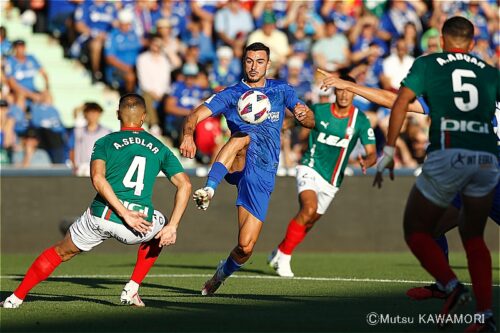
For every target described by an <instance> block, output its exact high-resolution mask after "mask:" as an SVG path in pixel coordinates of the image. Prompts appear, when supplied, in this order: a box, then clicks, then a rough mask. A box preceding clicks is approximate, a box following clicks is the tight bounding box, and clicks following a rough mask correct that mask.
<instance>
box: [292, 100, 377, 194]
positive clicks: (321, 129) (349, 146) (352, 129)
mask: <svg viewBox="0 0 500 333" xmlns="http://www.w3.org/2000/svg"><path fill="white" fill-rule="evenodd" d="M312 111H313V112H314V119H315V121H316V125H315V126H314V128H313V129H311V133H310V134H309V147H308V149H307V151H306V152H305V153H304V155H303V156H302V160H301V161H300V164H302V165H307V166H308V167H310V168H313V169H314V170H316V171H317V172H318V173H319V174H320V175H321V176H322V177H323V178H324V179H325V180H326V181H328V182H329V183H331V184H332V185H333V186H335V187H340V184H341V183H342V180H343V178H344V170H345V167H346V165H347V162H348V161H349V155H350V154H351V152H352V150H353V149H354V147H355V146H356V143H357V142H358V139H359V140H361V143H362V144H363V145H369V144H375V134H374V132H373V129H372V128H371V127H370V122H369V121H368V118H367V117H366V116H365V115H364V113H362V112H360V111H359V110H358V109H357V108H355V107H354V106H353V107H352V108H351V110H350V111H349V114H348V116H347V117H343V118H341V117H339V116H337V115H336V114H335V104H329V103H324V104H315V105H313V106H312Z"/></svg>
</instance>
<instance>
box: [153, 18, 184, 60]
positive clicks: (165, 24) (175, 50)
mask: <svg viewBox="0 0 500 333" xmlns="http://www.w3.org/2000/svg"><path fill="white" fill-rule="evenodd" d="M156 31H157V33H158V35H159V37H160V39H161V41H162V47H161V49H162V51H163V53H165V55H166V56H167V58H168V61H169V62H170V64H171V66H172V68H178V67H180V66H181V65H182V59H181V57H180V55H179V54H180V53H181V47H180V46H181V45H180V42H179V40H178V39H177V38H176V37H174V36H173V35H172V26H171V25H170V22H169V21H168V20H167V19H166V18H161V19H159V20H158V21H156Z"/></svg>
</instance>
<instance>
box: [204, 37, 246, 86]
mask: <svg viewBox="0 0 500 333" xmlns="http://www.w3.org/2000/svg"><path fill="white" fill-rule="evenodd" d="M240 76H241V64H240V62H239V61H238V60H237V59H235V58H234V57H233V50H232V49H231V48H230V47H229V46H221V47H219V48H218V49H217V59H216V60H215V63H214V65H213V67H212V71H211V73H210V82H211V88H212V89H214V90H216V91H219V90H222V89H223V88H225V87H227V86H230V85H232V84H234V83H236V82H237V81H238V80H239V79H240Z"/></svg>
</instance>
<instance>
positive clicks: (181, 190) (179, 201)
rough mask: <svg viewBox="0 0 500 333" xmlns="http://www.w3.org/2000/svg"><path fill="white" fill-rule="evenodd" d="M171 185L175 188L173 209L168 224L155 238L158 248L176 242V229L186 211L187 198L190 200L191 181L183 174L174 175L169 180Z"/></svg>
mask: <svg viewBox="0 0 500 333" xmlns="http://www.w3.org/2000/svg"><path fill="white" fill-rule="evenodd" d="M170 181H171V182H172V184H174V186H175V187H177V192H176V193H175V199H174V208H173V209H172V215H171V216H170V219H169V222H168V224H166V225H165V226H164V227H163V228H162V229H161V230H160V232H159V233H158V234H156V236H155V238H156V239H160V246H169V245H173V244H175V242H176V240H177V228H178V226H179V223H180V222H181V218H182V215H184V212H185V211H186V207H187V204H188V202H189V198H191V181H190V180H189V177H188V175H187V174H186V173H185V172H180V173H178V174H175V175H174V176H173V177H172V178H170Z"/></svg>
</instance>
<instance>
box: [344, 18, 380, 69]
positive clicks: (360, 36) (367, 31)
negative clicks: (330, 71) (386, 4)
mask: <svg viewBox="0 0 500 333" xmlns="http://www.w3.org/2000/svg"><path fill="white" fill-rule="evenodd" d="M377 25H378V21H377V19H376V18H375V17H373V16H363V17H362V18H361V19H360V20H359V21H358V23H356V25H355V26H354V28H353V29H352V31H351V33H350V34H349V40H350V41H351V45H352V47H351V50H352V54H351V60H352V62H353V63H359V62H361V61H364V60H366V58H367V57H368V56H369V55H370V54H371V53H372V52H373V49H370V48H371V46H372V45H373V44H376V45H377V46H378V47H379V48H380V49H382V51H383V52H382V54H380V56H382V55H385V54H387V53H388V52H389V49H388V48H387V43H386V42H385V41H383V40H382V39H380V38H378V37H377V36H376V31H377V30H376V29H377V28H376V26H377ZM377 49H378V48H377Z"/></svg>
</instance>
